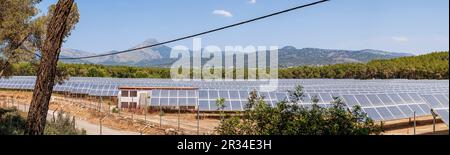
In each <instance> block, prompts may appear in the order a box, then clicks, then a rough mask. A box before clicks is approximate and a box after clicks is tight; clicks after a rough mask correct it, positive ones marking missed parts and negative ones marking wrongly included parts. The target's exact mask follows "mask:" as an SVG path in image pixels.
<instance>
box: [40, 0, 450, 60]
mask: <svg viewBox="0 0 450 155" xmlns="http://www.w3.org/2000/svg"><path fill="white" fill-rule="evenodd" d="M75 1H76V2H77V4H78V7H79V11H80V14H81V19H80V22H79V23H78V25H77V27H76V29H75V30H74V31H73V32H72V35H71V36H70V37H69V38H68V39H67V42H65V43H64V48H73V49H79V50H84V51H90V52H96V53H101V52H107V51H111V50H124V49H128V48H130V47H133V46H135V45H137V44H139V43H141V42H143V41H144V40H146V39H149V38H154V39H157V40H159V41H165V40H169V39H173V38H176V37H180V36H183V35H188V34H192V33H197V32H200V31H204V30H208V29H211V28H216V27H219V26H223V25H227V24H232V23H236V22H238V21H242V20H245V19H249V18H253V17H257V16H260V15H265V14H268V13H271V12H274V11H278V10H282V9H286V8H290V7H293V6H296V5H301V4H306V3H309V2H313V1H315V0H255V1H253V0H75ZM251 1H253V2H251ZM55 2H56V0H43V2H42V3H40V4H39V8H40V9H41V10H42V11H43V12H45V11H46V8H47V7H48V6H49V5H50V4H51V3H55ZM448 6H449V1H448V0H332V1H330V2H327V3H325V4H320V5H317V6H314V7H310V8H307V9H303V10H300V11H294V12H291V13H288V14H284V15H281V16H277V17H273V18H269V19H266V20H262V21H258V22H255V23H251V24H249V25H245V26H241V27H238V28H233V29H229V30H225V31H222V32H217V33H213V34H210V35H206V36H203V37H201V38H202V39H203V45H204V46H207V45H217V46H219V47H221V48H224V46H228V45H241V46H248V45H255V46H259V45H262V46H272V45H277V46H287V45H291V46H295V47H297V48H304V47H315V48H327V49H349V50H359V49H379V50H386V51H392V52H408V53H413V54H423V53H427V52H432V51H442V50H446V51H447V50H448V49H449V7H448ZM176 45H185V46H188V47H190V46H192V39H190V40H187V41H182V42H178V43H172V44H170V45H169V46H176Z"/></svg>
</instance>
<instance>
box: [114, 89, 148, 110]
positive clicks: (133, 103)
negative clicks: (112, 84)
mask: <svg viewBox="0 0 450 155" xmlns="http://www.w3.org/2000/svg"><path fill="white" fill-rule="evenodd" d="M123 92H128V94H127V95H125V96H122V95H123ZM141 94H146V96H149V92H148V91H139V90H138V91H136V90H121V91H119V94H118V96H117V97H118V102H119V103H118V105H119V108H138V107H140V106H143V105H140V103H144V104H146V103H147V102H146V101H140V99H141Z"/></svg>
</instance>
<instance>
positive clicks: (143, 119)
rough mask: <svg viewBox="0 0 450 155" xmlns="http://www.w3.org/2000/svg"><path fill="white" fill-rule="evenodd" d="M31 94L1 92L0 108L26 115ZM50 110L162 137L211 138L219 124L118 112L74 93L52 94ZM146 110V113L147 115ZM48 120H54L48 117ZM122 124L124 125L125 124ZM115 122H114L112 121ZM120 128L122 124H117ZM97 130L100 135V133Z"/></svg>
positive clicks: (169, 113)
mask: <svg viewBox="0 0 450 155" xmlns="http://www.w3.org/2000/svg"><path fill="white" fill-rule="evenodd" d="M31 95H32V93H31V92H29V91H11V92H10V93H8V94H1V93H0V106H2V107H5V108H15V109H17V110H19V111H21V112H26V113H27V112H28V110H29V104H30V103H31ZM50 102H51V104H50V106H51V107H52V106H53V110H63V111H65V112H66V113H70V114H71V115H73V116H76V117H78V118H80V117H86V116H83V115H87V114H91V115H95V116H96V120H97V121H96V122H93V123H95V124H97V125H99V126H100V128H102V126H103V125H104V124H105V123H104V121H106V120H108V119H111V120H125V122H126V123H128V124H132V125H131V128H129V130H132V131H133V132H137V133H140V134H152V133H148V132H145V131H146V130H147V129H149V128H157V129H159V130H164V134H184V135H210V134H214V129H215V126H216V125H217V124H218V121H217V120H215V119H206V117H205V115H207V114H205V113H197V112H193V111H190V112H187V111H181V110H179V111H178V112H175V111H174V110H166V109H161V110H160V111H157V112H156V111H148V110H145V109H133V110H120V109H117V107H116V104H117V103H114V99H112V98H99V97H91V96H82V95H73V94H55V95H53V96H52V97H51V101H50ZM146 111H147V112H146ZM49 117H53V116H50V115H49ZM125 122H124V123H125ZM113 123H114V122H113ZM117 125H123V124H117ZM101 132H102V131H101V129H100V133H99V134H102V133H101Z"/></svg>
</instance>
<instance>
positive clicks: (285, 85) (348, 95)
mask: <svg viewBox="0 0 450 155" xmlns="http://www.w3.org/2000/svg"><path fill="white" fill-rule="evenodd" d="M35 79H36V78H35V77H11V78H9V79H0V89H18V90H32V89H34V82H35ZM265 84H269V83H268V81H199V80H198V81H197V80H194V81H179V82H174V81H172V80H171V79H115V78H82V77H73V78H71V79H70V80H67V81H66V82H65V83H64V84H61V85H56V86H55V88H54V90H55V91H57V92H67V93H72V94H85V95H90V96H106V97H108V96H109V97H115V96H117V95H118V94H119V90H118V88H119V87H120V86H128V87H133V86H139V87H141V86H144V87H158V86H161V87H194V88H198V90H153V91H150V93H151V95H150V96H151V100H150V101H149V105H150V106H185V105H186V106H196V105H198V107H199V110H200V111H217V110H218V108H217V106H216V99H217V98H224V99H225V101H226V102H225V110H226V111H242V110H243V109H244V107H245V105H246V103H247V98H248V94H249V93H250V92H251V91H252V90H258V93H259V94H258V95H259V96H263V97H264V100H265V101H266V102H267V103H268V104H269V105H270V106H276V104H277V103H278V102H279V101H281V100H285V99H288V93H287V90H293V89H294V88H295V86H296V85H302V86H303V87H304V92H305V97H304V100H302V101H300V102H299V103H298V104H300V105H302V106H306V107H309V106H311V105H312V101H311V99H312V98H313V97H317V99H319V106H322V107H329V106H331V104H330V102H332V100H333V97H341V98H343V100H344V101H345V103H346V104H347V106H348V107H349V108H352V107H353V106H355V105H359V106H361V107H362V108H363V110H364V112H366V113H367V114H368V115H369V116H370V117H371V118H373V119H375V120H378V121H382V120H393V119H401V118H410V117H412V116H413V115H414V112H415V113H416V116H423V115H430V114H431V109H435V111H438V112H437V113H439V114H440V116H441V117H442V118H443V119H444V120H445V118H446V119H447V123H448V107H449V106H448V105H449V81H448V80H352V79H342V80H336V79H285V80H278V85H277V86H278V87H277V89H276V91H274V92H267V91H266V90H261V89H260V86H261V85H265ZM436 109H439V110H436ZM445 112H446V114H445Z"/></svg>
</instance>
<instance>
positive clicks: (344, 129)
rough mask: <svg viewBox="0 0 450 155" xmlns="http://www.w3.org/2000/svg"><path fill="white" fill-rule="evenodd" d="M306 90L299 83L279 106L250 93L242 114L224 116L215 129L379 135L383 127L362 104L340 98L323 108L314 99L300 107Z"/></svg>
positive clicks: (245, 132) (251, 132)
mask: <svg viewBox="0 0 450 155" xmlns="http://www.w3.org/2000/svg"><path fill="white" fill-rule="evenodd" d="M302 98H303V89H302V87H301V86H298V87H297V89H296V90H295V91H293V92H290V98H289V101H292V102H288V101H286V100H285V101H281V102H279V103H278V104H277V106H276V107H271V106H270V105H268V104H267V103H265V102H264V99H263V97H261V96H258V95H257V92H256V91H254V92H252V93H251V94H250V96H249V102H248V104H247V105H246V107H245V112H244V113H243V114H242V115H241V116H236V117H232V118H228V119H223V120H221V122H220V125H219V126H218V127H217V128H216V131H217V133H219V134H221V135H374V134H375V135H376V134H380V133H381V132H382V127H381V126H379V125H376V124H375V123H374V121H373V120H372V119H370V118H369V117H368V116H367V114H365V113H364V112H362V110H361V108H360V107H353V108H352V110H349V109H347V108H346V106H345V104H344V102H343V101H342V100H341V99H340V98H334V102H333V106H332V107H330V108H323V107H320V106H319V105H318V104H317V102H318V101H317V100H315V101H314V100H313V102H314V103H313V105H312V107H309V108H306V107H303V106H299V105H298V104H296V103H298V102H297V101H300V100H302Z"/></svg>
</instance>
